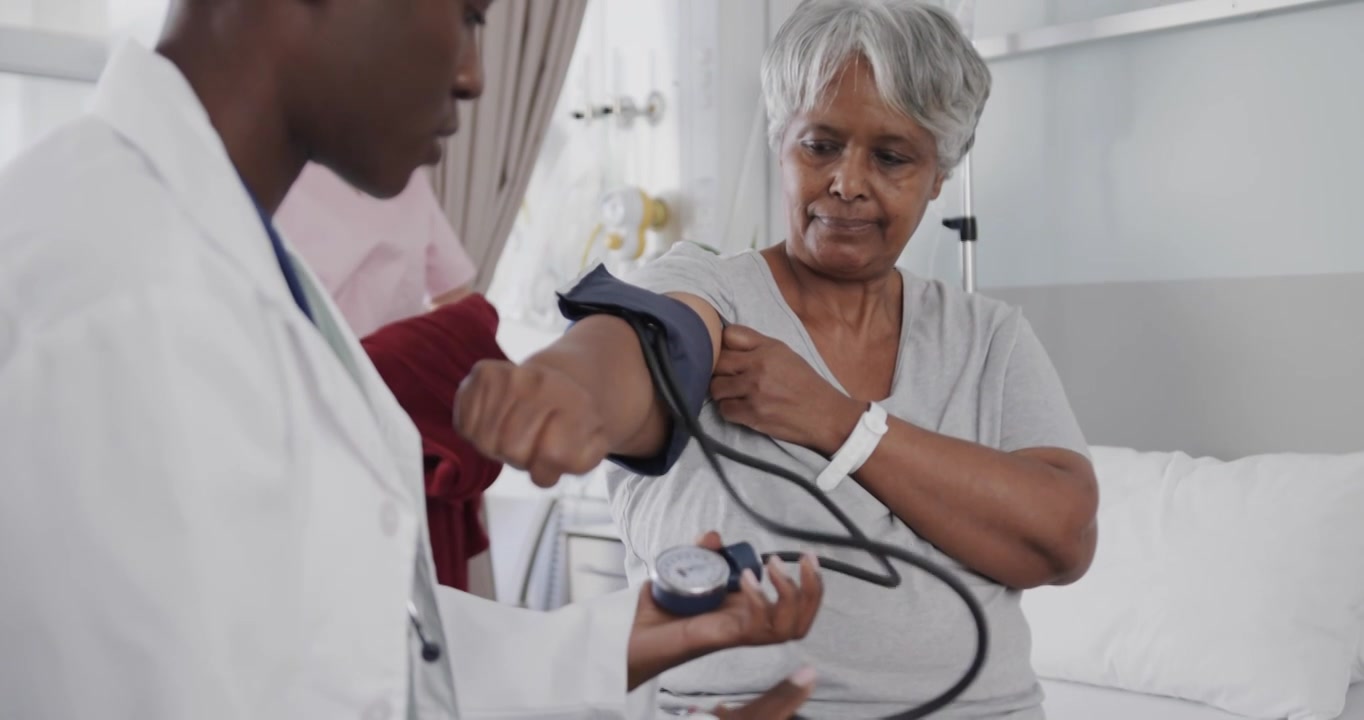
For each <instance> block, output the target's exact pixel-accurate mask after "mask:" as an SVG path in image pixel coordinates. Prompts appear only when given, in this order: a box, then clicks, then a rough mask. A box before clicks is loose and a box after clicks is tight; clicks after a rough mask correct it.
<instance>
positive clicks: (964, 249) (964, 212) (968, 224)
mask: <svg viewBox="0 0 1364 720" xmlns="http://www.w3.org/2000/svg"><path fill="white" fill-rule="evenodd" d="M960 172H961V217H954V218H947V219H945V220H943V221H942V224H943V225H945V226H947V227H949V228H951V229H953V230H956V231H957V235H958V237H959V238H960V239H961V287H962V289H963V290H965V291H966V292H968V293H974V292H975V291H976V238H977V237H979V227H978V225H977V223H976V216H975V208H974V207H973V206H974V199H973V198H972V197H971V154H970V153H968V154H967V155H966V157H965V158H963V159H962V161H961V168H960Z"/></svg>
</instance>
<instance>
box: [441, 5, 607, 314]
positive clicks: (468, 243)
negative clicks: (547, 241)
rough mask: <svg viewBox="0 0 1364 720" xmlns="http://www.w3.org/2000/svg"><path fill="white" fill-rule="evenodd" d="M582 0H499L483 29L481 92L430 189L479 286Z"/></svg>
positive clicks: (533, 148) (535, 147) (507, 227)
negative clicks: (471, 262)
mask: <svg viewBox="0 0 1364 720" xmlns="http://www.w3.org/2000/svg"><path fill="white" fill-rule="evenodd" d="M587 2H588V0H501V2H496V3H493V5H492V8H491V11H490V12H489V14H488V25H487V27H486V28H485V29H484V33H483V62H484V72H485V73H486V78H485V83H484V84H485V87H484V91H483V97H482V98H480V99H479V100H478V101H477V102H475V103H472V104H470V105H467V106H465V107H463V108H461V112H462V113H463V116H462V118H461V120H463V126H462V127H461V128H460V131H459V134H457V135H455V136H454V137H453V138H451V139H450V141H449V145H448V147H447V148H446V150H447V152H446V154H445V159H444V160H443V161H441V164H440V166H439V167H437V168H436V171H435V172H434V173H433V175H434V182H435V185H436V195H437V197H439V198H440V199H441V203H442V205H443V206H444V208H445V214H446V216H447V217H449V218H450V222H451V224H452V225H454V228H455V230H456V231H457V232H458V233H459V237H460V240H461V241H462V242H463V243H464V247H465V249H466V250H468V251H469V255H470V256H471V257H472V258H473V260H474V263H475V264H476V265H477V266H478V276H477V277H476V278H475V280H474V289H475V290H477V291H478V292H486V291H487V289H488V284H489V283H491V282H492V277H493V270H494V269H496V267H497V261H498V258H500V257H501V255H502V248H503V247H504V246H505V245H506V244H507V237H508V235H510V234H511V229H512V224H513V223H514V222H515V220H516V213H517V210H518V209H519V208H520V206H521V202H522V200H523V198H524V197H525V194H526V185H527V184H529V182H530V176H531V172H532V171H533V170H534V169H535V160H536V158H537V157H538V156H539V154H540V144H541V142H542V141H543V140H544V137H545V130H546V128H548V127H549V122H550V116H551V113H553V111H554V107H555V104H556V103H557V102H558V100H559V91H560V90H562V89H563V85H564V78H565V76H566V75H567V74H568V64H569V61H570V60H571V59H572V58H573V47H574V45H576V44H577V41H578V30H579V29H580V28H581V27H582V21H583V14H584V13H585V12H586V10H587Z"/></svg>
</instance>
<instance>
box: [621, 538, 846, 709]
mask: <svg viewBox="0 0 1364 720" xmlns="http://www.w3.org/2000/svg"><path fill="white" fill-rule="evenodd" d="M697 544H698V545H700V546H702V547H705V548H709V549H711V550H719V549H720V548H722V547H724V543H722V542H721V540H720V536H719V535H718V534H716V533H713V532H711V533H706V534H705V535H704V536H702V537H701V538H700V539H699V540H698V541H697ZM767 575H768V577H769V578H771V580H772V585H773V586H774V587H776V589H777V600H776V602H772V601H770V600H768V599H767V596H766V595H764V594H763V590H762V587H761V585H759V583H758V581H757V580H756V579H755V578H754V577H753V576H752V573H747V574H746V575H745V577H744V580H743V583H742V586H743V587H742V589H741V590H740V591H739V592H735V593H730V594H729V597H727V598H726V599H725V604H724V605H721V606H720V607H719V608H717V609H715V610H713V611H711V612H708V613H704V614H702V615H695V616H692V617H677V616H675V615H672V614H669V613H668V612H667V611H665V610H663V609H662V608H660V607H659V606H658V605H657V604H655V603H654V598H653V594H652V591H651V589H650V585H649V583H645V584H644V587H643V588H641V589H640V593H639V606H638V609H637V610H636V611H635V625H634V628H633V629H632V630H631V632H630V643H629V648H628V664H629V687H630V689H631V690H633V689H635V688H636V687H638V686H640V685H642V684H644V683H646V682H648V681H649V680H650V679H652V678H654V677H656V676H657V675H659V674H660V673H662V672H664V671H665V670H668V669H671V668H674V667H677V666H678V665H682V664H683V663H686V662H689V661H691V660H695V659H696V658H699V657H702V656H704V655H708V654H710V653H713V652H716V651H718V650H725V649H728V648H734V647H751V646H758V645H774V644H778V643H784V642H788V641H790V640H799V639H801V638H803V637H805V636H806V634H808V633H809V632H810V627H811V626H812V625H814V622H815V615H816V614H817V613H818V612H819V604H820V602H821V601H822V600H823V598H824V583H823V581H822V580H821V579H820V577H819V564H818V562H817V561H816V560H815V559H814V556H812V555H807V556H806V557H805V558H803V559H802V560H801V562H800V584H799V585H797V584H796V582H795V581H794V580H793V579H791V577H789V576H788V575H787V574H786V572H785V571H784V570H782V567H781V563H780V561H776V560H774V561H773V562H770V563H768V566H767ZM811 680H812V681H813V679H811ZM738 717H746V716H738Z"/></svg>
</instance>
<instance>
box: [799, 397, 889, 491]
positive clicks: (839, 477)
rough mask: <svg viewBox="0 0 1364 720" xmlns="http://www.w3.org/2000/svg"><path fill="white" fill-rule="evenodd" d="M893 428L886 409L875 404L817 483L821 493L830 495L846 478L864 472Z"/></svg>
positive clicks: (860, 420)
mask: <svg viewBox="0 0 1364 720" xmlns="http://www.w3.org/2000/svg"><path fill="white" fill-rule="evenodd" d="M889 427H890V426H889V425H887V424H886V409H885V408H883V407H881V406H880V405H877V404H876V403H872V404H871V407H869V408H867V411H866V412H865V413H862V417H861V418H860V419H859V420H858V421H857V425H855V426H854V427H853V431H852V435H849V436H848V440H847V441H846V442H844V443H843V447H841V448H839V449H838V452H836V453H834V457H833V459H832V460H830V461H829V466H828V467H826V468H824V472H822V473H820V474H819V478H818V479H817V480H815V484H816V485H818V486H819V489H820V490H823V491H824V492H829V491H830V490H833V489H834V488H836V487H838V484H839V483H841V482H843V478H845V477H847V476H849V475H852V474H853V473H855V472H857V471H858V470H859V469H861V467H862V465H863V464H864V463H866V462H867V459H868V458H870V457H871V454H872V453H873V452H874V451H875V450H876V446H877V445H880V444H881V438H882V437H883V436H884V435H885V434H886V430H887V429H889Z"/></svg>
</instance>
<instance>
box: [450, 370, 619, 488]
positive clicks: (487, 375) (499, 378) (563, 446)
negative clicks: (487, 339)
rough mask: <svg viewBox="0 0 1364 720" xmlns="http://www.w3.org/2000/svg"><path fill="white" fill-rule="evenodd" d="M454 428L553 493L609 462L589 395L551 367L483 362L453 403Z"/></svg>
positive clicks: (603, 431) (600, 424)
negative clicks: (564, 480)
mask: <svg viewBox="0 0 1364 720" xmlns="http://www.w3.org/2000/svg"><path fill="white" fill-rule="evenodd" d="M455 429H456V430H458V431H459V433H460V434H461V435H463V436H464V437H465V439H467V440H468V441H469V442H470V444H472V445H473V446H474V447H475V448H476V449H477V450H478V451H479V452H480V453H483V454H484V455H485V456H487V457H489V458H492V459H494V460H497V461H499V462H503V463H506V464H507V465H511V466H512V467H515V468H517V469H520V470H525V471H527V472H529V473H530V478H531V481H533V482H534V483H535V484H536V485H539V486H540V487H550V486H552V485H554V484H555V483H557V482H558V481H559V478H560V477H561V476H563V475H582V474H584V473H587V472H590V471H591V470H592V469H593V468H595V467H597V465H599V464H601V462H602V460H604V459H606V455H607V452H608V450H609V448H608V441H607V435H606V428H605V424H604V423H603V422H602V419H601V417H600V415H599V414H598V413H597V411H596V405H595V403H594V401H593V398H592V397H591V395H590V394H589V393H588V392H587V391H586V390H585V389H583V388H582V386H580V385H578V383H576V382H574V381H573V380H572V379H571V378H569V377H568V376H567V375H566V374H564V373H562V372H559V371H557V370H555V369H553V368H549V367H541V366H533V365H516V364H514V363H510V362H506V361H493V360H485V361H483V362H480V363H478V364H477V365H474V367H473V369H472V370H471V371H470V372H469V376H468V377H467V378H465V380H464V382H463V384H461V385H460V388H459V393H458V394H457V395H456V397H455Z"/></svg>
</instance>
